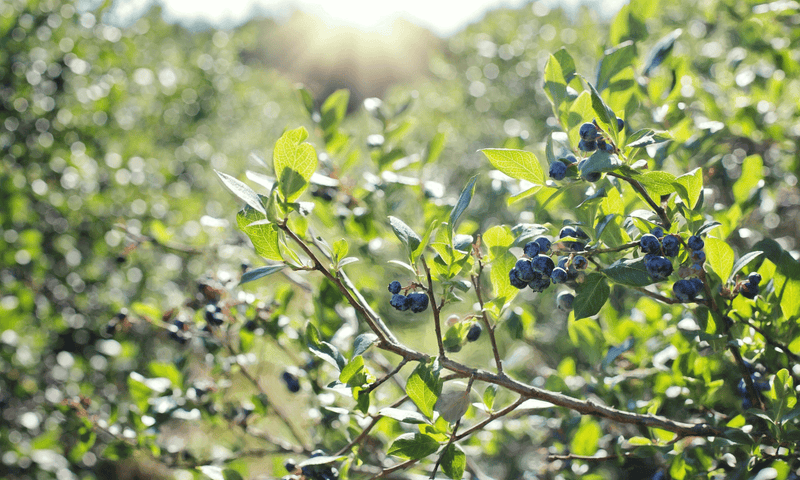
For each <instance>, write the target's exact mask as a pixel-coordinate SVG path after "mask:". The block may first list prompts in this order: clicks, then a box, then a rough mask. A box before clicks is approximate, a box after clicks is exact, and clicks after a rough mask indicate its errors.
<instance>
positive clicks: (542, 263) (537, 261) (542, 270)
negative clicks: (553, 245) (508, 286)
mask: <svg viewBox="0 0 800 480" xmlns="http://www.w3.org/2000/svg"><path fill="white" fill-rule="evenodd" d="M517 263H519V262H517ZM530 263H531V266H532V267H533V271H534V272H536V273H539V274H542V275H544V276H547V277H549V276H550V273H551V272H552V271H553V268H554V267H555V264H554V263H553V259H551V258H550V257H546V256H544V255H536V256H535V257H534V258H533V259H532V260H531V262H530ZM520 278H522V276H520ZM528 281H529V282H530V281H532V280H528Z"/></svg>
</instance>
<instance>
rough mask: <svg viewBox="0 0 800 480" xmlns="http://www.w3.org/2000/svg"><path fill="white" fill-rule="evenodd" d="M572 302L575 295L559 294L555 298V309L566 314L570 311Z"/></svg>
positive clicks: (568, 293)
mask: <svg viewBox="0 0 800 480" xmlns="http://www.w3.org/2000/svg"><path fill="white" fill-rule="evenodd" d="M574 301H575V295H573V294H571V293H570V292H561V293H559V294H558V296H557V297H556V307H557V308H558V309H559V310H561V311H563V312H568V311H570V310H572V303H573V302H574Z"/></svg>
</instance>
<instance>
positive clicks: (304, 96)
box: [297, 86, 314, 115]
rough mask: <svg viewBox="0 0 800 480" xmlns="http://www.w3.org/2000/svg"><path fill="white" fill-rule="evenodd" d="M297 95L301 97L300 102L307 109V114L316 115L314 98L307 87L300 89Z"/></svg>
mask: <svg viewBox="0 0 800 480" xmlns="http://www.w3.org/2000/svg"><path fill="white" fill-rule="evenodd" d="M297 95H298V96H299V97H300V101H301V102H302V103H303V106H304V107H305V108H306V112H308V114H309V115H313V114H314V96H313V95H311V92H309V91H308V89H307V88H305V87H302V86H301V87H300V88H298V89H297Z"/></svg>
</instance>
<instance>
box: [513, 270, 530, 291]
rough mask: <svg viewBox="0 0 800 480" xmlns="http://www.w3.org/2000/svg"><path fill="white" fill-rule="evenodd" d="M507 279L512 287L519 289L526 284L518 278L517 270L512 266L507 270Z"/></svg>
mask: <svg viewBox="0 0 800 480" xmlns="http://www.w3.org/2000/svg"><path fill="white" fill-rule="evenodd" d="M508 280H509V282H511V286H512V287H514V288H518V289H520V290H522V289H523V288H525V287H527V286H528V284H527V283H526V282H523V281H522V280H520V279H519V271H518V270H517V269H516V268H512V269H511V271H510V272H508Z"/></svg>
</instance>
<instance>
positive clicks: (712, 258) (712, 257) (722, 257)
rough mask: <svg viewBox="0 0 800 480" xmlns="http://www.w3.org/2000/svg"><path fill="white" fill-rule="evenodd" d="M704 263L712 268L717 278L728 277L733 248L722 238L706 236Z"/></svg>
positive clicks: (731, 265) (731, 268) (731, 264)
mask: <svg viewBox="0 0 800 480" xmlns="http://www.w3.org/2000/svg"><path fill="white" fill-rule="evenodd" d="M704 249H705V252H706V263H707V264H708V265H710V266H711V268H713V269H714V272H715V273H716V274H717V275H719V278H724V279H727V278H730V276H731V271H732V270H733V249H732V248H731V247H730V246H728V244H727V243H725V242H724V241H723V240H720V239H718V238H714V237H706V240H705V248H704Z"/></svg>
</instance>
